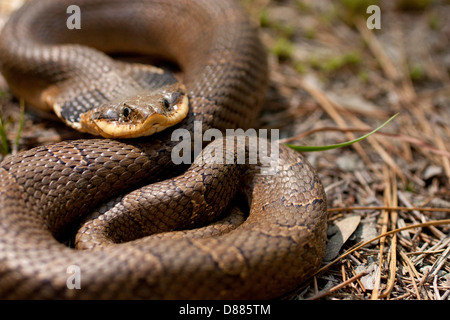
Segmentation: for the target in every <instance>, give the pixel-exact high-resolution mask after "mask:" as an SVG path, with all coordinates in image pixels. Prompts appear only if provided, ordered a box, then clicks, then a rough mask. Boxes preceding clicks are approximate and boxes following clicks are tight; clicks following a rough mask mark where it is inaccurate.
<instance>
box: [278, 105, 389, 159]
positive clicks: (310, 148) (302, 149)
mask: <svg viewBox="0 0 450 320" xmlns="http://www.w3.org/2000/svg"><path fill="white" fill-rule="evenodd" d="M397 116H398V113H396V114H394V115H393V116H392V117H391V118H389V120H387V121H386V122H385V123H383V124H382V125H381V126H379V127H378V128H376V129H375V130H373V131H371V132H369V133H368V134H365V135H363V136H362V137H359V138H357V139H355V140H352V141H347V142H343V143H338V144H332V145H328V146H295V145H292V144H286V146H288V147H289V148H291V149H294V150H295V151H298V152H315V151H325V150H331V149H337V148H341V147H347V146H349V145H351V144H353V143H355V142H359V141H361V140H364V139H365V138H367V137H368V136H370V135H372V134H374V133H375V132H377V131H378V130H380V129H381V128H383V127H384V126H385V125H387V124H388V123H389V122H391V121H392V120H393V119H394V118H395V117H397Z"/></svg>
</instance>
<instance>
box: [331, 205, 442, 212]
mask: <svg viewBox="0 0 450 320" xmlns="http://www.w3.org/2000/svg"><path fill="white" fill-rule="evenodd" d="M356 210H389V211H391V210H397V211H413V210H417V211H435V212H450V209H449V208H431V207H423V208H419V207H411V208H409V207H385V206H374V207H346V208H329V209H328V213H333V212H341V211H356Z"/></svg>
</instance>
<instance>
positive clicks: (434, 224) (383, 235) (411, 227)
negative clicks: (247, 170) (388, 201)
mask: <svg viewBox="0 0 450 320" xmlns="http://www.w3.org/2000/svg"><path fill="white" fill-rule="evenodd" d="M442 224H450V219H443V220H435V221H428V222H424V223H417V224H412V225H409V226H406V227H403V228H398V229H395V230H391V231H388V232H386V233H383V234H380V235H378V236H376V237H374V238H372V239H370V240H367V241H364V242H362V243H360V244H358V245H356V246H354V247H353V248H352V249H350V250H348V251H347V252H346V253H344V254H342V255H341V256H339V257H338V258H336V259H334V260H333V261H331V262H330V263H328V264H327V265H325V266H323V267H322V268H320V269H319V270H317V271H316V272H315V273H314V274H313V275H312V276H317V275H318V274H320V273H322V272H324V271H326V270H328V268H330V267H331V266H332V265H334V264H335V263H336V262H338V261H340V260H341V259H342V258H344V257H346V256H348V255H349V254H351V253H352V252H354V251H356V250H358V249H360V248H362V247H364V246H366V245H368V244H369V243H372V242H373V241H375V240H378V239H380V238H383V237H386V236H388V235H391V234H394V233H397V232H400V231H403V230H408V229H414V228H421V227H428V226H438V225H442Z"/></svg>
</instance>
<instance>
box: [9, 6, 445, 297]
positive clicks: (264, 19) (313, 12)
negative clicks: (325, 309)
mask: <svg viewBox="0 0 450 320" xmlns="http://www.w3.org/2000/svg"><path fill="white" fill-rule="evenodd" d="M241 2H242V4H243V5H244V7H245V8H246V10H248V12H249V14H250V16H251V17H252V19H253V20H254V22H255V23H256V24H258V25H259V26H260V29H261V37H262V40H263V42H264V44H265V46H266V48H267V51H268V53H269V65H270V90H269V92H268V97H267V102H266V105H265V109H264V112H263V114H262V115H261V118H260V120H259V123H258V124H257V126H258V127H260V128H270V129H274V128H277V129H280V137H281V138H282V139H284V140H283V141H284V142H289V143H291V144H298V145H330V144H336V143H340V142H343V141H347V140H352V139H354V138H356V137H358V136H361V135H363V134H365V133H367V132H369V131H370V130H371V129H373V128H375V127H377V126H379V125H380V124H381V123H383V122H384V121H386V120H387V119H388V118H389V117H390V116H392V115H394V114H396V113H399V115H398V116H397V117H396V118H395V119H394V120H393V121H392V122H390V123H389V124H388V125H387V126H386V127H385V128H383V129H382V131H381V132H379V133H376V134H374V135H373V136H371V137H369V138H368V139H366V140H364V141H362V142H360V143H357V144H354V145H352V146H351V147H345V148H339V149H336V150H331V151H323V152H316V153H311V152H309V153H305V155H306V157H307V158H308V160H309V161H310V162H311V163H312V164H313V166H314V167H315V168H316V170H317V172H318V173H319V176H320V178H321V180H322V182H323V184H324V186H325V190H326V193H327V198H328V207H329V241H328V247H327V253H326V257H325V261H324V265H323V266H324V267H323V268H322V269H321V270H320V273H318V274H317V275H315V276H314V277H312V278H311V279H310V281H307V282H306V283H305V284H304V285H303V286H302V287H300V288H299V290H297V291H296V292H293V293H290V294H289V295H287V296H286V297H285V298H289V299H387V300H394V299H395V300H398V299H430V300H433V299H447V300H448V299H450V261H449V260H450V259H449V257H450V230H449V222H450V221H449V218H450V213H449V212H450V209H449V208H450V191H449V190H450V139H449V137H450V126H449V123H450V49H449V48H450V43H449V38H450V20H449V19H448V17H449V16H450V1H444V0H442V1H438V0H436V1H431V0H429V1H427V0H396V1H388V0H385V1H381V0H380V1H374V0H373V1H368V0H360V1H356V0H354V1H353V0H340V1H332V0H319V1H312V0H304V1H294V0H285V1H281V0H280V1H269V0H242V1H241ZM8 3H9V4H11V3H13V2H8ZM373 4H374V5H377V6H378V8H379V9H380V11H379V12H380V16H379V17H380V21H379V27H380V29H370V28H369V27H370V26H371V24H370V22H371V23H372V24H374V23H375V22H377V21H376V20H373V19H375V18H376V17H375V16H372V14H374V11H370V12H369V13H367V11H366V9H367V8H368V6H369V5H373ZM0 8H1V7H0ZM371 16H372V18H370V17H371ZM0 89H1V92H2V97H1V105H0V107H1V114H2V118H3V121H4V128H6V135H7V138H8V140H9V142H10V143H9V145H10V146H11V149H12V151H13V152H14V151H16V150H15V149H19V150H21V149H27V148H30V147H33V146H35V145H38V144H42V143H48V142H55V141H60V140H65V139H72V138H79V137H80V135H79V134H76V133H74V132H73V131H72V130H70V129H68V128H65V127H64V125H58V124H56V127H55V123H53V122H51V123H50V122H46V121H42V120H41V119H39V118H36V117H35V116H33V115H31V114H29V113H25V122H24V128H23V130H22V132H21V135H20V139H19V140H18V143H17V144H16V143H14V141H15V140H16V135H17V132H18V130H19V123H20V121H19V118H20V111H19V110H20V108H19V104H18V102H17V101H16V100H14V99H13V98H12V96H11V95H10V94H9V93H8V89H7V86H6V84H5V83H4V81H3V80H1V81H0ZM3 145H4V144H3ZM392 208H394V209H392ZM416 225H419V226H417V227H413V226H416ZM400 228H404V230H398V229H400ZM389 231H391V232H389ZM386 232H389V233H388V234H387V235H386V237H382V238H381V239H376V240H374V238H376V237H379V236H380V235H383V234H384V233H386ZM361 243H362V244H363V246H361V247H359V248H356V250H354V251H350V250H353V249H354V247H355V246H356V245H357V244H361ZM330 261H333V263H332V264H329V262H330Z"/></svg>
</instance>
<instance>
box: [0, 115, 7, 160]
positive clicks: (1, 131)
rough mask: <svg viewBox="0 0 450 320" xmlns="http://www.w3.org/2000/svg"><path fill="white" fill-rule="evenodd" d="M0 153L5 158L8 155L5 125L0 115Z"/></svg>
mask: <svg viewBox="0 0 450 320" xmlns="http://www.w3.org/2000/svg"><path fill="white" fill-rule="evenodd" d="M0 153H1V154H2V155H4V156H6V155H7V154H8V153H9V147H8V139H7V138H6V130H5V125H4V123H3V118H2V115H1V114H0Z"/></svg>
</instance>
